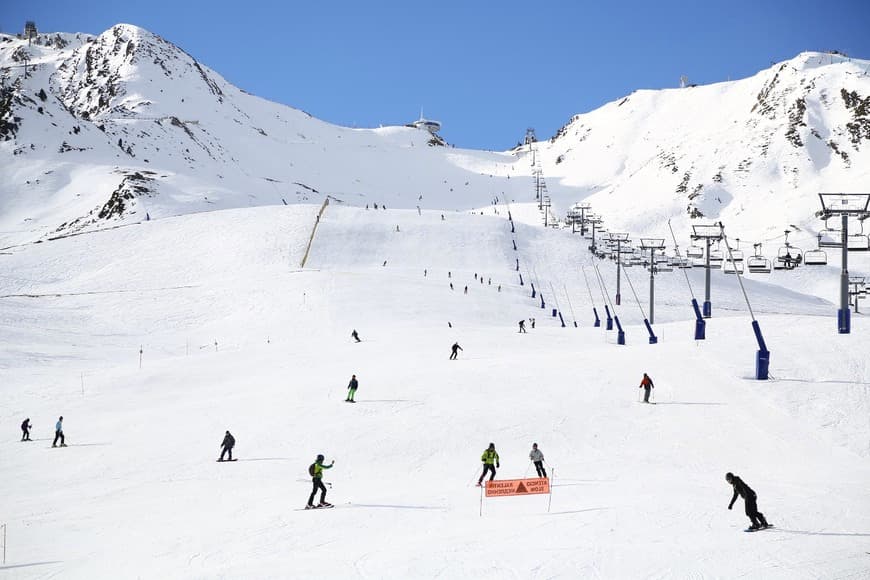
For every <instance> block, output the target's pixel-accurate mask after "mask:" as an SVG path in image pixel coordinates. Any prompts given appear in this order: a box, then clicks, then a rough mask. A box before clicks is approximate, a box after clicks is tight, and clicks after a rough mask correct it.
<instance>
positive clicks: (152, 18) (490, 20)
mask: <svg viewBox="0 0 870 580" xmlns="http://www.w3.org/2000/svg"><path fill="white" fill-rule="evenodd" d="M25 20H34V21H35V22H36V24H37V27H38V28H39V30H41V31H45V32H86V33H91V34H100V33H101V32H103V31H105V30H107V29H109V28H111V27H112V26H113V25H115V24H118V23H122V22H123V23H129V24H134V25H136V26H140V27H142V28H145V29H147V30H149V31H151V32H153V33H155V34H158V35H160V36H162V37H164V38H165V39H166V40H168V41H170V42H172V43H173V44H176V45H178V46H179V47H180V48H182V49H184V50H185V51H187V52H188V53H190V54H191V55H192V56H193V57H194V58H196V59H197V60H199V61H200V62H202V63H203V64H205V65H207V66H208V67H210V68H212V69H214V70H215V71H217V72H218V73H219V74H221V75H222V76H224V78H226V79H227V80H228V81H229V82H231V83H233V84H234V85H236V86H237V87H239V88H241V89H244V90H245V91H247V92H249V93H252V94H255V95H258V96H260V97H263V98H266V99H269V100H271V101H276V102H279V103H283V104H286V105H289V106H291V107H295V108H298V109H302V110H304V111H306V112H308V113H311V114H312V115H314V116H315V117H318V118H320V119H322V120H324V121H328V122H331V123H336V124H339V125H345V126H351V127H377V126H379V125H394V124H402V123H407V122H409V121H413V120H414V119H416V118H417V117H418V116H419V115H420V110H421V108H422V110H423V114H424V115H425V116H426V117H427V118H431V119H436V120H439V121H441V123H442V125H443V129H442V131H441V134H442V135H443V136H444V137H445V138H446V139H447V140H448V141H449V142H450V143H453V144H455V145H456V146H458V147H466V148H473V149H493V150H505V149H509V148H511V147H513V146H514V145H516V143H517V142H518V141H519V140H521V139H522V138H523V135H524V133H525V130H526V128H527V127H534V128H535V129H536V131H537V136H538V138H539V139H545V138H549V137H551V136H552V135H553V134H555V133H556V131H557V130H558V129H559V127H561V126H562V125H564V124H565V123H566V122H568V120H569V119H570V118H571V117H572V116H573V115H575V114H578V113H585V112H588V111H591V110H594V109H596V108H598V107H600V106H602V105H604V104H605V103H607V102H610V101H613V100H616V99H618V98H620V97H623V96H625V95H627V94H629V93H631V92H633V91H635V90H637V89H662V88H675V87H678V86H679V81H680V76H681V75H686V76H687V77H688V78H689V82H690V83H697V84H708V83H713V82H720V81H725V80H728V79H731V80H735V79H739V78H744V77H749V76H752V75H754V74H755V73H757V72H759V71H760V70H762V69H765V68H768V67H769V66H771V64H772V63H774V62H777V61H782V60H787V59H790V58H793V57H794V56H796V55H797V54H798V53H800V52H802V51H806V50H811V51H826V50H838V51H841V52H844V53H846V54H848V55H849V56H853V57H856V58H870V35H868V34H867V33H866V23H867V22H870V2H867V1H866V0H831V1H829V2H826V3H821V2H817V1H809V0H769V1H764V0H762V1H758V0H731V1H727V2H725V1H719V0H715V1H711V2H689V1H685V0H683V1H680V0H662V1H660V2H657V3H649V2H639V1H635V0H626V1H623V2H619V3H609V2H588V1H581V0H577V1H573V2H570V1H563V2H548V3H542V4H539V5H536V4H530V3H522V2H517V1H515V0H506V1H503V2H499V3H485V4H484V3H472V2H460V1H456V0H446V1H443V2H440V3H438V4H437V5H432V6H426V5H424V4H422V3H408V2H370V3H364V2H350V1H345V0H340V1H335V2H329V3H312V2H307V3H301V2H294V1H290V2H280V1H278V0H266V1H255V2H249V3H246V4H244V5H242V6H240V5H239V4H238V3H230V2H224V1H218V2H204V1H201V0H193V1H189V2H168V1H166V0H151V1H149V2H144V1H141V0H130V1H129V2H123V3H115V2H111V1H109V0H88V1H84V2H77V3H69V4H67V3H65V2H34V1H33V0H29V1H27V0H4V2H3V4H2V10H0V31H2V32H6V33H15V32H21V31H22V30H23V28H24V22H25Z"/></svg>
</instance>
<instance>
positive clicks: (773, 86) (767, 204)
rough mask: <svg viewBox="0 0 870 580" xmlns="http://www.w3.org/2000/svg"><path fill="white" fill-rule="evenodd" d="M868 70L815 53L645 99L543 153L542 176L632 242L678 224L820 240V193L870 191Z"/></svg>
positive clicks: (611, 106) (638, 96) (560, 138)
mask: <svg viewBox="0 0 870 580" xmlns="http://www.w3.org/2000/svg"><path fill="white" fill-rule="evenodd" d="M868 70H870V61H864V60H856V59H851V58H848V57H845V56H842V55H835V54H821V53H813V52H807V53H802V54H800V55H798V56H797V57H795V58H793V59H791V60H789V61H786V62H783V63H779V64H777V65H775V66H773V67H771V68H770V69H768V70H764V71H761V72H760V73H758V74H757V75H755V76H754V77H752V78H748V79H743V80H739V81H733V82H722V83H717V84H714V85H710V86H690V87H687V88H682V89H670V90H658V91H650V90H643V91H636V92H634V93H632V94H631V95H628V96H626V97H625V98H623V99H620V100H618V101H615V102H612V103H608V104H607V105H605V106H603V107H601V108H599V109H597V110H595V111H592V112H590V113H587V114H583V115H576V116H575V117H573V118H572V119H571V121H570V122H569V123H568V124H567V125H565V126H564V127H563V128H562V129H561V130H560V131H559V132H558V133H557V134H556V135H555V136H554V137H553V138H551V139H550V140H549V141H548V142H546V143H541V144H539V145H538V147H539V149H540V153H541V162H542V169H543V171H544V174H545V176H547V177H548V178H550V179H549V182H548V185H549V186H550V191H551V193H552V194H553V197H554V199H559V200H560V201H562V202H568V201H569V200H573V199H576V198H577V197H578V192H584V195H585V196H588V197H586V199H587V201H590V202H592V204H593V205H594V207H595V208H596V210H598V211H599V212H600V213H602V214H603V215H604V216H607V217H608V218H611V220H612V221H615V222H617V223H618V224H619V225H620V226H621V227H623V228H625V229H628V230H629V231H641V232H645V233H650V234H651V233H656V232H659V233H661V231H662V229H663V228H662V226H663V222H664V221H666V220H667V219H668V218H672V219H674V220H675V222H680V223H682V224H684V225H685V224H686V222H687V221H688V220H691V219H697V220H698V221H700V222H709V221H710V220H713V221H719V220H722V221H723V223H726V225H730V226H733V228H732V231H737V232H740V233H741V234H745V237H751V236H760V237H764V238H769V237H770V236H771V234H777V235H778V234H781V233H782V230H783V229H784V228H786V227H789V226H790V225H795V226H798V227H799V228H802V229H807V230H809V233H814V232H816V231H818V230H819V229H821V226H822V225H823V224H822V223H821V222H819V220H818V219H816V218H815V215H814V214H815V213H816V212H818V211H819V210H820V209H821V206H820V204H819V200H818V196H817V194H818V193H820V192H844V193H857V192H867V191H870V73H868ZM617 216H619V217H617ZM665 231H666V229H665Z"/></svg>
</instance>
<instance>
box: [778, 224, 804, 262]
mask: <svg viewBox="0 0 870 580" xmlns="http://www.w3.org/2000/svg"><path fill="white" fill-rule="evenodd" d="M789 233H791V232H790V231H789V230H785V242H784V243H785V245H784V246H782V247H780V248H779V251H777V254H776V261H777V264H774V269H776V270H792V269H794V268H796V267H798V266H800V264H801V262H803V259H804V257H803V251H802V250H801V249H800V248H798V247H796V246H792V245H791V244H790V243H789V242H788V235H789ZM777 266H781V267H777Z"/></svg>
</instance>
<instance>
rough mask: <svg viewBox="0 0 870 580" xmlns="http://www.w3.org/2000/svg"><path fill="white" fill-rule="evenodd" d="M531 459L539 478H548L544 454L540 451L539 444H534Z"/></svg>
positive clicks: (530, 454)
mask: <svg viewBox="0 0 870 580" xmlns="http://www.w3.org/2000/svg"><path fill="white" fill-rule="evenodd" d="M529 459H531V460H532V463H534V464H535V471H537V472H538V477H547V470H546V469H544V454H543V453H541V451H540V450H539V449H538V444H537V443H532V451H531V452H530V453H529Z"/></svg>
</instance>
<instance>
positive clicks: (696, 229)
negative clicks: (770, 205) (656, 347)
mask: <svg viewBox="0 0 870 580" xmlns="http://www.w3.org/2000/svg"><path fill="white" fill-rule="evenodd" d="M819 195H820V199H822V211H821V212H819V214H818V215H819V217H820V218H821V219H822V220H824V222H825V227H824V229H822V230H821V231H820V232H819V234H818V235H817V236H816V238H817V246H816V248H814V249H812V250H807V251H803V250H802V249H801V248H799V247H797V246H795V245H793V244H792V243H791V242H789V239H788V238H789V234H790V233H791V231H790V230H785V231H784V232H783V242H782V246H780V247H779V249H778V251H777V255H776V257H775V258H774V259H773V260H771V259H769V258H767V257H765V256H764V255H763V254H762V253H761V248H762V243H754V244H753V250H754V251H753V254H752V255H750V256H745V254H744V252H743V250H741V249H740V239H739V238H735V241H736V242H737V245H736V246H735V247H733V248H732V247H731V246H730V245H729V246H728V250H729V253H728V254H727V255H726V254H725V252H724V251H723V250H722V249H721V245H722V240H723V236H722V229H721V226H720V224H711V225H702V226H693V234H692V236H691V239H692V243H691V244H690V245H689V246H688V247H687V248H686V257H685V258H684V257H682V256H681V255H680V252H679V248H678V247H676V250H675V253H674V255H672V256H668V255H667V254H666V253H665V252H664V247H663V246H662V247H658V246H657V247H656V248H655V249H651V248H650V247H649V245H650V242H647V243H646V244H645V241H647V240H648V239H646V238H645V239H642V240H641V245H640V247H633V246H632V245H631V240H630V239H629V238H628V234H614V233H612V232H608V231H607V230H606V229H604V228H603V227H601V224H602V221H603V220H602V219H601V217H600V216H597V215H596V214H595V213H593V211H592V207H591V205H590V204H589V203H576V204H574V205H573V206H571V208H570V209H569V210H568V212H567V218H566V220H565V221H566V224H570V225H571V231H572V233H578V232H579V233H580V234H581V236H583V237H584V238H590V237H591V240H592V243H591V245H590V246H589V250H590V251H592V252H593V254H594V255H595V256H596V257H598V258H600V259H604V258H609V259H610V260H612V261H616V262H617V291H616V304H620V302H621V288H620V278H621V276H620V272H621V269H622V268H627V267H632V266H643V267H644V268H647V269H651V270H652V271H651V272H650V277H651V281H650V317H649V319H650V322H651V323H652V322H653V321H654V312H655V311H654V308H655V304H654V279H653V275H654V274H655V273H658V272H670V271H673V270H674V269H675V268H677V269H688V268H705V269H706V275H705V300H704V307H703V318H710V317H711V315H712V313H711V304H710V272H711V270H713V269H720V270H721V271H723V272H724V273H726V274H744V273H745V272H746V271H748V272H749V273H752V274H769V273H771V271H774V270H785V271H788V270H793V269H795V268H797V267H799V266H801V265H805V266H824V265H827V264H828V254H827V252H826V251H825V248H840V249H841V251H842V255H843V260H844V261H843V270H842V273H841V307H840V310H839V312H840V314H839V317H840V319H843V318H845V317H848V314H845V313H844V312H845V311H848V309H849V307H850V306H851V307H852V308H854V311H855V312H858V300H865V299H866V298H867V294H868V288H867V281H866V279H865V278H863V277H857V276H849V274H848V270H847V266H846V256H847V254H848V252H866V251H870V235H868V234H866V233H865V232H864V220H866V219H867V218H868V217H870V210H868V202H870V194H819ZM825 199H829V202H828V205H827V206H826V205H825V203H826V202H825ZM835 216H840V217H841V224H840V228H839V229H838V228H834V227H831V226H830V224H829V221H830V220H831V219H832V218H833V217H835ZM850 223H854V224H856V225H857V228H858V232H856V233H851V234H850V233H849V224H850ZM590 234H591V235H590ZM844 239H845V241H846V243H845V245H844V244H843V240H844ZM674 244H675V246H676V239H674ZM657 251H660V252H661V253H660V254H659V253H657ZM646 252H649V253H648V254H647V253H646ZM702 322H703V321H702V320H700V316H699V320H698V328H697V329H696V338H698V339H703V334H704V332H703V327H702V324H701V323H702ZM839 328H840V332H841V333H847V332H848V328H849V322H848V321H843V320H841V321H840V323H839ZM650 334H652V332H651V333H650Z"/></svg>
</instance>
